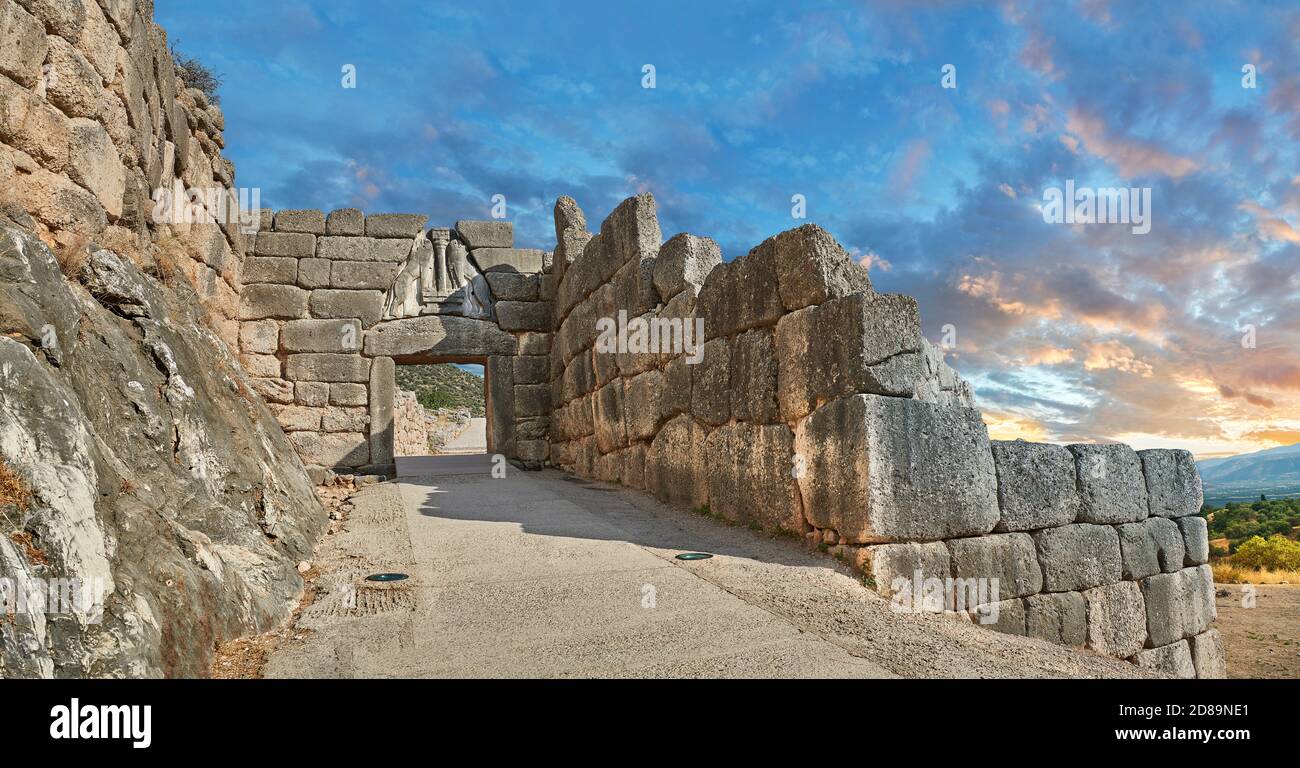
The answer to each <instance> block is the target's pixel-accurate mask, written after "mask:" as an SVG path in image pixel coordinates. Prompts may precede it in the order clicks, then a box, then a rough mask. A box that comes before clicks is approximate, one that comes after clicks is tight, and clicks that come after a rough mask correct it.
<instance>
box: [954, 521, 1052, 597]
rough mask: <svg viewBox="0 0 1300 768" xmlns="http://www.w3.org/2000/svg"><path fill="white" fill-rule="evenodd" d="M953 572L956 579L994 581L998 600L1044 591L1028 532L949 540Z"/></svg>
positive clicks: (1041, 576)
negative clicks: (995, 581)
mask: <svg viewBox="0 0 1300 768" xmlns="http://www.w3.org/2000/svg"><path fill="white" fill-rule="evenodd" d="M948 551H949V552H951V553H952V573H953V576H955V577H957V578H959V579H988V580H990V582H992V580H994V579H996V580H997V585H998V586H997V596H998V598H999V599H1003V600H1006V599H1009V598H1013V597H1024V596H1025V595H1032V594H1035V593H1037V592H1038V591H1039V590H1041V589H1042V588H1043V570H1042V568H1041V567H1039V565H1038V553H1037V551H1036V550H1035V548H1034V540H1033V538H1032V537H1031V536H1030V535H1029V534H1027V533H1004V534H998V535H993V536H976V537H973V538H968V539H950V540H949V541H948Z"/></svg>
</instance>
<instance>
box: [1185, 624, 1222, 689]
mask: <svg viewBox="0 0 1300 768" xmlns="http://www.w3.org/2000/svg"><path fill="white" fill-rule="evenodd" d="M1188 642H1189V643H1190V644H1191V648H1192V664H1193V665H1194V666H1195V667H1196V676H1197V677H1199V678H1201V679H1202V680H1221V679H1223V678H1225V677H1227V676H1228V661H1227V657H1226V656H1225V655H1224V653H1223V638H1222V637H1220V635H1219V630H1217V629H1207V630H1206V631H1204V632H1202V633H1201V634H1199V635H1194V636H1193V637H1192V639H1191V640H1189V641H1188Z"/></svg>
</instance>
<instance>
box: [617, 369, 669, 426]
mask: <svg viewBox="0 0 1300 768" xmlns="http://www.w3.org/2000/svg"><path fill="white" fill-rule="evenodd" d="M663 397H664V375H663V373H662V372H660V371H646V372H645V373H642V374H640V375H638V376H634V377H632V378H630V379H628V380H627V391H626V394H625V402H624V414H625V421H626V423H627V437H628V439H629V440H649V439H651V438H653V437H654V436H655V432H657V431H658V429H659V424H660V423H661V420H660V419H661V416H662V413H663V402H662V401H663Z"/></svg>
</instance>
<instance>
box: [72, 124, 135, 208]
mask: <svg viewBox="0 0 1300 768" xmlns="http://www.w3.org/2000/svg"><path fill="white" fill-rule="evenodd" d="M68 125H69V131H70V132H71V141H70V143H69V145H68V169H67V171H68V178H70V179H72V180H73V181H75V182H76V183H78V184H80V185H81V186H83V187H85V188H86V189H88V190H90V192H91V194H93V195H94V196H95V199H96V200H98V201H99V204H100V206H101V207H103V209H104V211H105V212H107V213H108V215H109V216H110V217H114V218H116V217H118V216H121V215H122V195H123V194H124V193H125V192H126V168H125V167H123V165H122V161H121V160H120V159H119V158H118V155H117V150H116V149H115V148H114V147H113V142H112V140H110V139H109V137H108V132H107V131H105V130H104V126H102V125H100V124H99V123H97V122H95V121H94V120H90V119H88V118H84V117H74V118H73V119H72V120H71V121H69V124H68Z"/></svg>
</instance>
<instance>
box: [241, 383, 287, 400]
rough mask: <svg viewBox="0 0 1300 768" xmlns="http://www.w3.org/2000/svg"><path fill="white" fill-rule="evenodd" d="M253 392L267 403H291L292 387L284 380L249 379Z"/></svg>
mask: <svg viewBox="0 0 1300 768" xmlns="http://www.w3.org/2000/svg"><path fill="white" fill-rule="evenodd" d="M249 385H250V386H251V387H252V389H253V391H254V392H256V393H257V394H258V395H260V396H261V397H262V399H263V400H265V401H266V402H268V403H292V402H293V390H294V385H293V384H292V383H291V382H288V381H285V380H284V379H250V382H249Z"/></svg>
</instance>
